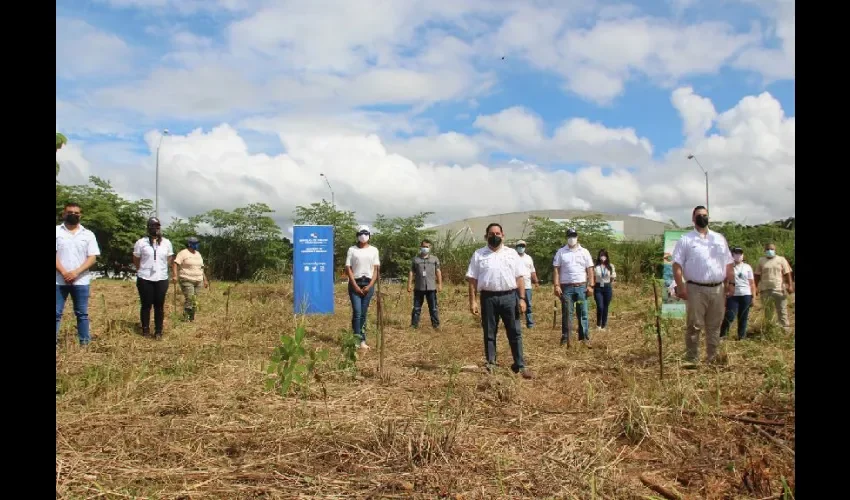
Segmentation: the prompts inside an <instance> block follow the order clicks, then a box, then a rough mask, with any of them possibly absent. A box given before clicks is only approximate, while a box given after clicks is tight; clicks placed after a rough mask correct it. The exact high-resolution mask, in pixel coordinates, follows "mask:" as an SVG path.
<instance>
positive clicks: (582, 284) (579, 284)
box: [558, 281, 587, 286]
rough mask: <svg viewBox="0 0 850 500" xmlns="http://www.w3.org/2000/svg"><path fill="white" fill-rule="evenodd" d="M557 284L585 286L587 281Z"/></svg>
mask: <svg viewBox="0 0 850 500" xmlns="http://www.w3.org/2000/svg"><path fill="white" fill-rule="evenodd" d="M558 286H587V282H586V281H585V282H583V283H561V284H560V285H558Z"/></svg>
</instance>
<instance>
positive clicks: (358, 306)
mask: <svg viewBox="0 0 850 500" xmlns="http://www.w3.org/2000/svg"><path fill="white" fill-rule="evenodd" d="M368 284H369V280H368V279H364V280H357V286H359V287H360V288H363V287H364V286H366V285H368ZM373 295H375V288H374V287H370V288H369V291H368V292H366V296H365V297H364V296H362V295H360V294H358V293H357V292H355V291H354V287H353V286H351V283H350V282H349V284H348V298H349V299H350V300H351V331H352V332H353V333H354V335H357V336H358V337H360V341H361V342H366V334H365V333H363V325H364V324H366V313H367V312H368V311H369V302H370V301H371V300H372V296H373Z"/></svg>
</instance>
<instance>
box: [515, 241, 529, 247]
mask: <svg viewBox="0 0 850 500" xmlns="http://www.w3.org/2000/svg"><path fill="white" fill-rule="evenodd" d="M520 245H522V246H524V247H527V246H528V245H527V244H526V243H525V240H519V241H517V242H516V246H520Z"/></svg>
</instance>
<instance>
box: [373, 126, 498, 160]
mask: <svg viewBox="0 0 850 500" xmlns="http://www.w3.org/2000/svg"><path fill="white" fill-rule="evenodd" d="M387 148H388V149H389V151H390V152H393V153H398V154H400V155H402V156H404V157H407V158H410V159H411V160H413V161H415V162H421V163H428V162H436V163H444V164H455V163H458V164H467V165H468V164H470V163H474V162H475V161H477V160H478V159H479V158H480V157H481V153H482V150H481V146H480V145H479V144H478V143H477V142H475V140H474V139H472V138H470V137H468V136H466V135H463V134H458V133H457V132H447V133H444V134H439V135H436V136H424V137H414V138H412V139H409V140H407V141H396V142H395V143H390V144H388V145H387Z"/></svg>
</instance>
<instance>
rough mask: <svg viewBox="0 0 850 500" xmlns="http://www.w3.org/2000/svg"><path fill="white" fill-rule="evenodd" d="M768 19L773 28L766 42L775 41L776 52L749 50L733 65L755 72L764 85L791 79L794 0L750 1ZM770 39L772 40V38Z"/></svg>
mask: <svg viewBox="0 0 850 500" xmlns="http://www.w3.org/2000/svg"><path fill="white" fill-rule="evenodd" d="M750 1H751V2H752V3H756V4H758V5H760V6H761V7H762V8H763V9H764V10H765V11H766V12H767V13H768V15H769V16H770V18H771V23H772V26H771V27H770V29H769V30H768V32H767V35H768V38H775V39H776V42H777V44H778V47H776V48H767V47H764V46H756V47H750V48H748V49H747V50H746V51H744V52H743V53H741V54H740V55H739V56H738V57H737V58H736V59H735V61H734V63H733V65H734V66H736V67H739V68H744V69H750V70H753V71H756V72H758V73H759V74H761V75H762V77H763V78H764V79H765V80H766V81H767V82H772V81H775V80H782V79H793V78H794V76H795V63H796V54H797V52H796V25H797V19H796V13H795V8H796V2H795V1H794V0H750ZM771 35H772V36H771Z"/></svg>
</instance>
